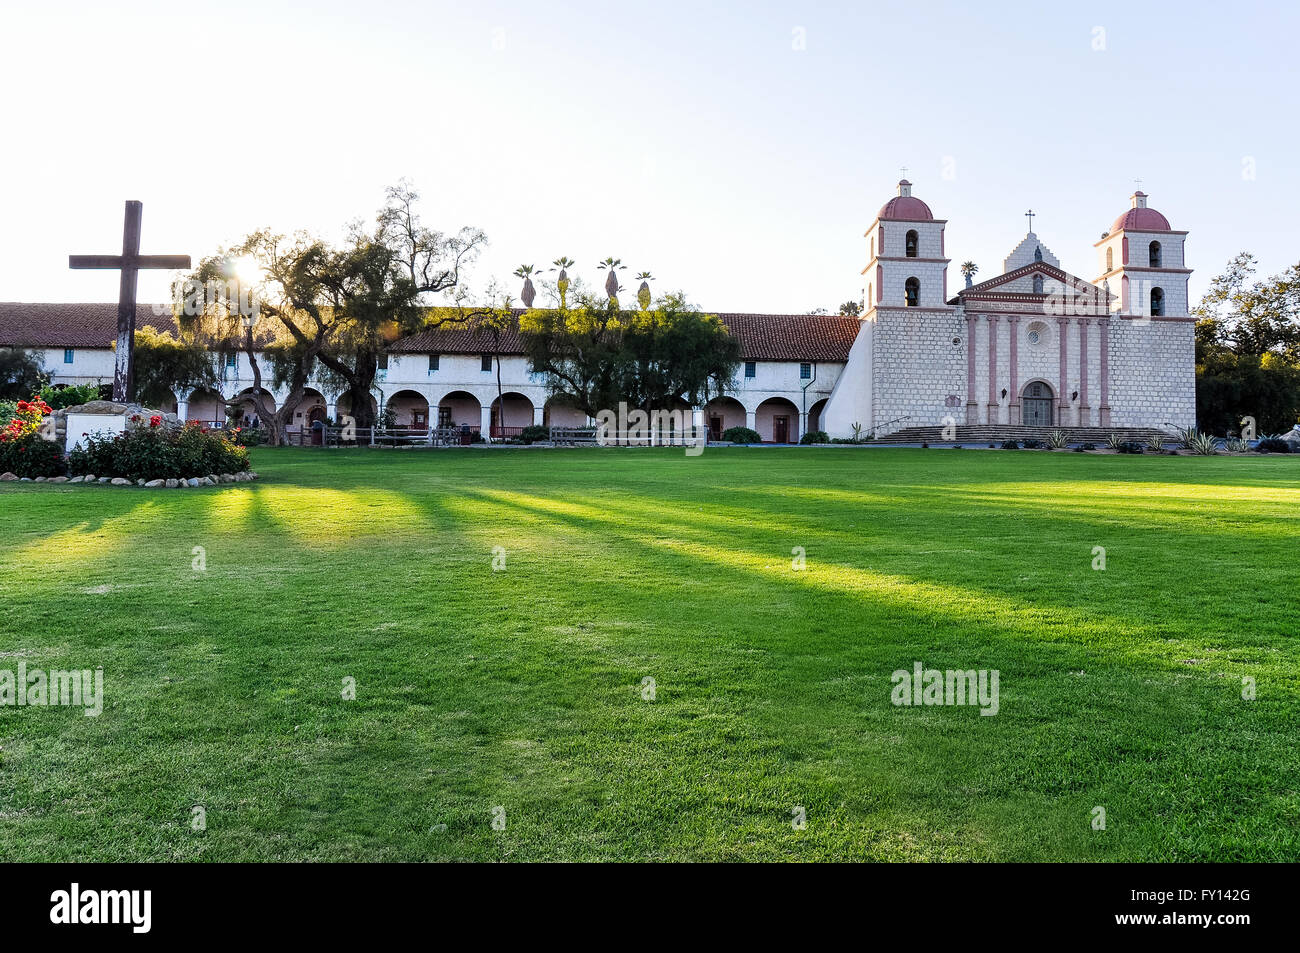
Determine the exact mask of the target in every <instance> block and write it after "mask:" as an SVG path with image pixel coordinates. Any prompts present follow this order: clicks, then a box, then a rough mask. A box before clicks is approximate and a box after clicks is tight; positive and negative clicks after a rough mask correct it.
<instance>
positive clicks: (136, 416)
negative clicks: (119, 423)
mask: <svg viewBox="0 0 1300 953" xmlns="http://www.w3.org/2000/svg"><path fill="white" fill-rule="evenodd" d="M139 422H140V415H139V414H132V415H131V423H133V424H134V423H139Z"/></svg>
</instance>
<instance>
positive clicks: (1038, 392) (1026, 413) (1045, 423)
mask: <svg viewBox="0 0 1300 953" xmlns="http://www.w3.org/2000/svg"><path fill="white" fill-rule="evenodd" d="M1054 404H1055V400H1054V399H1053V397H1052V388H1050V387H1048V386H1047V385H1046V384H1044V383H1043V382H1042V381H1031V382H1029V383H1028V384H1026V385H1025V390H1024V393H1023V394H1021V398H1020V422H1021V423H1022V424H1024V425H1025V426H1026V427H1050V426H1052V423H1053V421H1054V419H1055V418H1054V414H1053V405H1054Z"/></svg>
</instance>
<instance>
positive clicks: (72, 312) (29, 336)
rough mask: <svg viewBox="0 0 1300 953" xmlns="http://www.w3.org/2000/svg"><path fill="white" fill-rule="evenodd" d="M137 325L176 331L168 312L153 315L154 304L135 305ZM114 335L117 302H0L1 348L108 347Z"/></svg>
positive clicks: (115, 335)
mask: <svg viewBox="0 0 1300 953" xmlns="http://www.w3.org/2000/svg"><path fill="white" fill-rule="evenodd" d="M135 325H136V327H138V328H139V327H146V326H148V327H154V328H160V329H162V328H166V329H167V330H169V331H172V332H175V330H176V320H175V319H174V318H173V317H172V316H171V312H170V311H168V313H166V314H164V315H161V316H159V315H155V314H154V313H153V306H152V305H148V304H141V305H136V309H135ZM116 338H117V304H116V302H109V303H100V304H28V303H25V302H17V301H0V347H109V346H110V345H112V343H113V341H114V340H116Z"/></svg>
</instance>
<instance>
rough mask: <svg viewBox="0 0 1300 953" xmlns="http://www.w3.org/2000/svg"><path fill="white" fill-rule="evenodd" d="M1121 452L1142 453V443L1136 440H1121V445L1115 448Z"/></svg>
mask: <svg viewBox="0 0 1300 953" xmlns="http://www.w3.org/2000/svg"><path fill="white" fill-rule="evenodd" d="M1115 449H1116V450H1118V451H1119V452H1120V453H1141V452H1142V444H1140V443H1138V442H1137V441H1136V440H1121V441H1120V442H1119V446H1118V447H1116V448H1115Z"/></svg>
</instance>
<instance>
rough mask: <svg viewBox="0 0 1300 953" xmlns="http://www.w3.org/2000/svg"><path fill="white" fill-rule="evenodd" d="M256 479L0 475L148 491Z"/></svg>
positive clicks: (0, 478) (248, 475)
mask: <svg viewBox="0 0 1300 953" xmlns="http://www.w3.org/2000/svg"><path fill="white" fill-rule="evenodd" d="M256 479H257V473H255V472H254V471H252V470H244V471H241V472H239V473H209V474H208V475H207V476H200V477H189V478H188V479H183V480H182V479H175V478H173V479H167V480H134V481H132V480H128V479H126V478H125V477H97V476H95V475H94V474H93V473H88V474H85V475H84V476H74V477H65V476H57V477H35V478H33V477H20V476H18V475H16V474H14V473H0V482H4V483H54V484H59V485H65V484H66V485H72V484H79V485H81V486H89V485H91V484H94V485H96V486H142V487H145V488H146V489H150V490H164V489H165V490H183V489H185V488H187V487H199V486H217V485H219V484H222V483H251V482H253V481H254V480H256Z"/></svg>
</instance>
